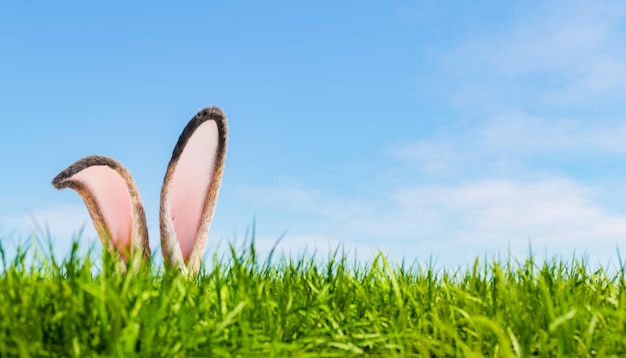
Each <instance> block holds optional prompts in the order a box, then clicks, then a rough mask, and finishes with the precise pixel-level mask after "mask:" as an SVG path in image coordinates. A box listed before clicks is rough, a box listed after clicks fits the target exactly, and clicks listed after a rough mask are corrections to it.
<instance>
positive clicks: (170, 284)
mask: <svg viewBox="0 0 626 358" xmlns="http://www.w3.org/2000/svg"><path fill="white" fill-rule="evenodd" d="M50 252H52V250H50ZM79 252H80V251H79V249H78V243H77V242H75V243H74V244H73V247H72V250H71V252H70V253H69V254H68V255H67V256H66V257H64V258H62V259H60V260H59V259H57V258H55V257H54V256H53V255H52V254H48V255H42V254H39V253H38V252H37V250H34V249H32V248H29V247H19V246H18V248H17V253H16V254H15V255H14V256H13V257H7V256H6V252H5V250H4V249H3V248H2V245H1V241H0V259H1V260H2V262H1V263H2V267H1V268H0V270H2V271H1V273H0V356H2V357H29V356H37V357H84V356H116V357H120V356H124V357H132V356H140V357H187V356H206V357H230V356H241V357H252V356H262V357H284V356H299V357H306V356H315V357H319V356H325V357H330V356H370V357H394V356H397V357H404V356H424V357H487V356H488V357H529V356H541V357H555V356H559V357H573V356H576V357H596V356H597V357H609V356H615V357H622V356H626V339H625V337H626V335H625V333H626V332H625V331H626V290H625V287H626V281H625V280H624V269H623V268H622V269H621V270H620V271H618V272H616V273H614V274H608V273H607V272H606V271H604V270H603V269H598V270H594V271H592V270H591V269H590V268H589V267H588V265H587V264H586V262H585V261H584V260H582V259H575V258H573V259H572V260H571V261H569V262H564V261H561V260H556V259H555V260H552V261H544V262H542V263H541V264H539V263H537V262H535V260H534V259H533V258H532V257H531V258H529V259H528V260H526V261H524V262H514V261H512V260H510V259H509V260H508V261H506V262H498V261H496V260H493V261H492V262H480V261H479V260H478V259H477V260H476V261H475V263H474V265H473V267H471V268H469V269H465V270H462V269H457V270H435V269H433V268H432V266H420V265H412V266H406V265H405V264H400V265H395V264H393V263H390V262H388V261H387V259H386V258H385V256H384V255H383V254H379V255H378V256H377V257H376V258H375V259H374V260H373V261H372V262H371V263H369V264H362V263H358V262H353V263H349V262H348V260H347V257H346V255H343V254H342V253H340V252H339V250H337V251H335V253H334V255H331V257H329V258H328V259H327V260H326V261H325V262H324V263H320V260H318V259H315V258H308V259H306V258H300V259H287V258H282V259H274V260H272V259H271V257H270V258H267V259H266V260H264V261H263V262H261V261H259V258H258V257H257V254H256V252H255V247H254V244H253V243H252V244H250V245H248V246H246V247H244V248H242V249H239V250H237V249H235V248H234V247H232V246H231V248H230V256H229V257H225V258H221V259H220V258H217V257H214V260H213V261H212V263H211V264H210V267H203V268H202V269H201V271H200V273H198V274H197V275H194V276H189V277H187V276H181V275H177V274H175V273H170V272H163V271H162V270H161V269H159V268H158V267H157V266H156V265H152V266H150V265H145V266H144V267H142V268H141V269H140V270H139V271H133V270H129V271H127V272H121V271H120V270H119V267H118V265H117V263H116V262H115V260H113V259H112V258H111V257H109V256H107V255H106V254H105V255H103V257H102V259H97V260H95V259H94V258H93V255H92V254H90V253H87V254H79Z"/></svg>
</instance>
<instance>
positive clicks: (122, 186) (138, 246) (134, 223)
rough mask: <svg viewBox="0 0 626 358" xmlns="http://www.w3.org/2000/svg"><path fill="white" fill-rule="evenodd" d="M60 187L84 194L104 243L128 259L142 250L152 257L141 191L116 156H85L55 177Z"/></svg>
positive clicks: (54, 180)
mask: <svg viewBox="0 0 626 358" xmlns="http://www.w3.org/2000/svg"><path fill="white" fill-rule="evenodd" d="M52 185H53V186H54V187H55V188H57V189H59V190H60V189H64V188H70V189H74V190H75V191H76V192H77V193H78V195H80V196H81V198H82V199H83V201H84V202H85V205H86V206H87V210H88V211H89V215H90V216H91V220H92V221H93V224H94V226H95V228H96V231H97V232H98V235H99V236H100V240H101V241H102V244H103V245H104V246H105V247H106V248H107V249H108V250H109V251H111V252H115V251H116V250H117V252H118V253H119V254H120V255H122V257H123V258H124V259H125V260H128V259H129V258H130V257H131V256H132V255H133V254H135V253H136V252H139V253H141V254H142V255H143V258H144V259H146V260H149V259H150V247H149V242H148V229H147V227H146V216H145V213H144V209H143V205H142V203H141V198H140V197H139V192H138V191H137V188H136V186H135V182H134V181H133V178H132V177H131V175H130V173H129V172H128V171H127V170H126V168H124V166H122V165H121V164H120V163H119V162H117V161H116V160H115V159H112V158H109V157H104V156H99V155H92V156H88V157H85V158H82V159H80V160H78V161H76V162H75V163H74V164H72V165H70V166H69V167H68V168H67V169H65V170H63V171H62V172H61V173H59V174H58V175H57V176H56V177H54V179H53V180H52Z"/></svg>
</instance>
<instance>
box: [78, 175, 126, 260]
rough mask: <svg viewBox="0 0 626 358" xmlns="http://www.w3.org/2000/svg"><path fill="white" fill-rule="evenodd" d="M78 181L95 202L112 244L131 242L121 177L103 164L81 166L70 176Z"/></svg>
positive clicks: (119, 247) (124, 245)
mask: <svg viewBox="0 0 626 358" xmlns="http://www.w3.org/2000/svg"><path fill="white" fill-rule="evenodd" d="M72 179H73V180H76V181H79V182H81V183H82V184H83V185H85V186H86V187H87V188H88V189H89V191H90V192H91V193H92V195H93V197H94V199H95V201H96V205H97V206H98V208H99V209H100V213H101V214H102V217H103V219H104V225H105V227H106V228H107V229H108V230H109V233H110V234H111V240H112V242H113V244H114V245H115V246H116V247H117V248H118V249H119V250H124V249H125V248H130V245H131V230H132V217H131V208H130V206H131V204H130V194H129V193H128V186H127V185H126V182H125V181H124V179H123V178H122V177H121V176H120V175H119V174H118V173H117V172H116V171H115V170H113V169H111V168H110V167H108V166H105V165H97V166H92V167H89V168H86V169H83V170H82V171H80V172H79V173H77V174H75V175H74V176H73V177H72Z"/></svg>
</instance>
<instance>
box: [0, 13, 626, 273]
mask: <svg viewBox="0 0 626 358" xmlns="http://www.w3.org/2000/svg"><path fill="white" fill-rule="evenodd" d="M625 38H626V6H624V5H623V3H622V2H621V1H594V2H589V1H524V2H503V1H472V2H467V1H448V2H445V4H443V5H442V4H441V2H436V1H389V2H377V3H370V2H362V1H342V2H288V1H269V2H245V3H228V4H225V3H224V4H219V3H217V2H215V3H209V2H198V1H194V2H185V3H181V2H179V3H168V4H163V3H158V2H133V4H129V3H122V2H107V3H102V4H93V3H90V4H87V3H84V2H62V3H59V2H54V3H49V2H40V3H38V4H37V6H36V7H35V5H34V4H33V3H23V2H20V3H17V2H10V3H2V4H0V63H1V64H2V66H1V70H0V123H1V124H0V158H1V160H2V162H3V163H4V172H3V175H2V176H0V198H1V200H0V225H1V226H0V227H1V228H2V233H3V234H4V237H5V240H7V238H8V237H13V238H15V237H22V236H27V235H28V233H29V232H30V231H31V230H32V228H33V222H32V217H35V218H36V219H37V220H38V221H39V222H40V223H43V224H48V225H49V227H50V230H51V232H52V234H53V237H54V238H55V240H56V241H57V242H58V245H59V246H58V247H59V250H62V248H63V247H67V243H68V242H69V241H70V239H71V236H72V234H73V233H75V232H77V231H78V229H79V228H80V227H81V226H82V225H85V228H86V231H85V235H86V236H85V237H84V241H86V242H98V241H97V238H96V235H95V232H94V230H93V228H92V227H91V222H90V221H89V217H88V214H87V210H86V209H85V208H84V207H83V204H82V201H81V199H80V198H79V196H78V195H76V194H75V193H74V192H71V191H62V192H57V191H56V190H54V189H53V188H52V186H51V185H50V181H51V179H52V177H53V176H54V175H56V174H57V173H58V172H59V171H61V170H62V169H64V168H65V167H66V166H67V165H69V164H71V163H72V162H74V161H75V160H77V159H79V158H81V157H83V156H86V155H89V154H103V155H108V156H112V157H114V158H116V159H117V160H119V161H120V162H122V163H123V164H124V165H125V166H126V167H127V168H128V169H129V170H130V171H131V173H132V175H133V176H134V178H135V181H136V183H137V186H138V188H139V191H140V193H141V196H142V198H143V201H144V205H145V207H146V212H147V217H148V224H149V229H150V232H151V242H152V247H153V250H154V249H155V248H156V247H158V204H159V202H158V200H159V190H160V185H161V183H162V179H163V175H164V172H165V168H166V165H167V162H168V160H169V156H170V154H171V150H172V148H173V146H174V144H175V142H176V139H177V138H178V135H179V134H180V132H181V130H182V128H183V127H184V125H185V124H186V122H187V121H188V120H189V119H190V118H191V116H192V115H193V114H194V113H195V112H196V111H197V110H198V109H200V108H202V107H204V106H206V105H209V104H213V105H218V106H220V107H222V108H223V109H224V111H225V112H226V114H227V116H228V117H229V126H230V133H229V134H230V138H229V140H230V143H229V148H228V154H227V160H226V171H225V175H224V181H223V186H222V191H221V194H220V199H219V202H218V206H217V211H216V215H215V219H214V222H213V226H212V229H211V233H210V239H209V245H208V250H212V248H214V246H215V245H217V244H218V243H220V244H221V245H222V246H223V245H224V243H225V242H228V241H232V240H233V239H235V238H236V239H237V240H239V241H241V239H242V238H243V236H244V233H245V231H246V228H247V227H249V226H250V224H251V222H252V218H253V217H254V216H255V217H256V222H257V244H258V246H259V247H260V249H261V251H262V252H267V250H268V249H269V248H270V247H271V246H272V244H273V243H274V241H275V240H276V239H277V238H278V237H279V236H280V235H281V234H282V233H283V232H285V231H286V236H285V239H284V240H283V241H282V242H281V245H280V247H279V248H280V249H281V250H282V251H283V252H286V253H288V252H291V253H294V254H299V253H302V252H304V251H305V250H307V251H308V252H311V251H313V250H314V249H315V248H317V250H318V252H320V253H325V252H327V251H328V250H329V248H330V249H334V248H335V247H336V246H337V245H338V244H344V245H345V248H346V249H350V250H353V251H354V250H355V249H356V252H357V254H358V256H359V257H360V258H362V259H368V258H371V257H372V252H373V250H374V249H381V250H382V251H383V252H385V253H387V254H389V255H390V256H391V257H392V258H395V259H400V258H402V257H405V258H406V259H407V260H408V261H413V260H417V261H420V262H425V261H427V260H428V259H429V258H430V257H433V258H434V259H436V260H437V262H438V263H440V264H443V265H451V266H455V265H457V264H464V263H468V262H471V261H472V260H473V259H474V258H475V257H476V256H481V257H483V256H484V255H493V254H497V253H498V252H500V253H506V252H507V250H509V249H510V250H511V252H512V254H514V255H516V256H517V257H524V256H525V255H526V254H527V252H528V245H529V242H530V243H531V244H532V247H533V249H534V250H535V251H536V252H538V253H540V254H541V255H544V254H547V255H549V256H551V255H562V256H564V257H570V256H571V255H572V253H573V252H576V253H577V254H578V255H581V254H587V255H588V256H589V259H590V261H591V262H601V263H606V262H608V261H609V259H613V260H615V259H616V247H619V248H620V249H621V251H622V252H624V253H626V160H625V158H626V46H624V39H625ZM64 245H65V246H64Z"/></svg>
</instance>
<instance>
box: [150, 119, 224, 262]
mask: <svg viewBox="0 0 626 358" xmlns="http://www.w3.org/2000/svg"><path fill="white" fill-rule="evenodd" d="M226 137H227V128H226V117H225V116H224V113H223V112H222V111H221V110H220V109H219V108H216V107H209V108H205V109H203V110H201V111H200V112H198V114H196V115H195V116H194V117H193V118H192V119H191V120H190V121H189V123H187V126H186V127H185V129H184V130H183V132H182V134H181V135H180V137H179V138H178V143H176V147H174V151H173V153H172V159H171V160H170V163H169V165H168V166H167V172H166V173H165V178H164V179H163V187H162V189H161V210H160V215H159V216H160V217H159V219H160V226H161V252H162V253H163V258H164V259H165V263H166V264H168V265H172V266H175V267H178V268H179V269H181V270H183V271H185V272H186V271H187V270H189V271H192V272H195V271H197V270H198V266H199V265H200V259H201V255H202V253H203V251H204V247H205V245H206V239H207V235H208V231H209V227H210V225H211V219H212V218H213V211H214V209H215V203H216V201H217V194H218V191H219V188H220V184H221V182H222V173H223V171H224V159H225V155H226Z"/></svg>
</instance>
